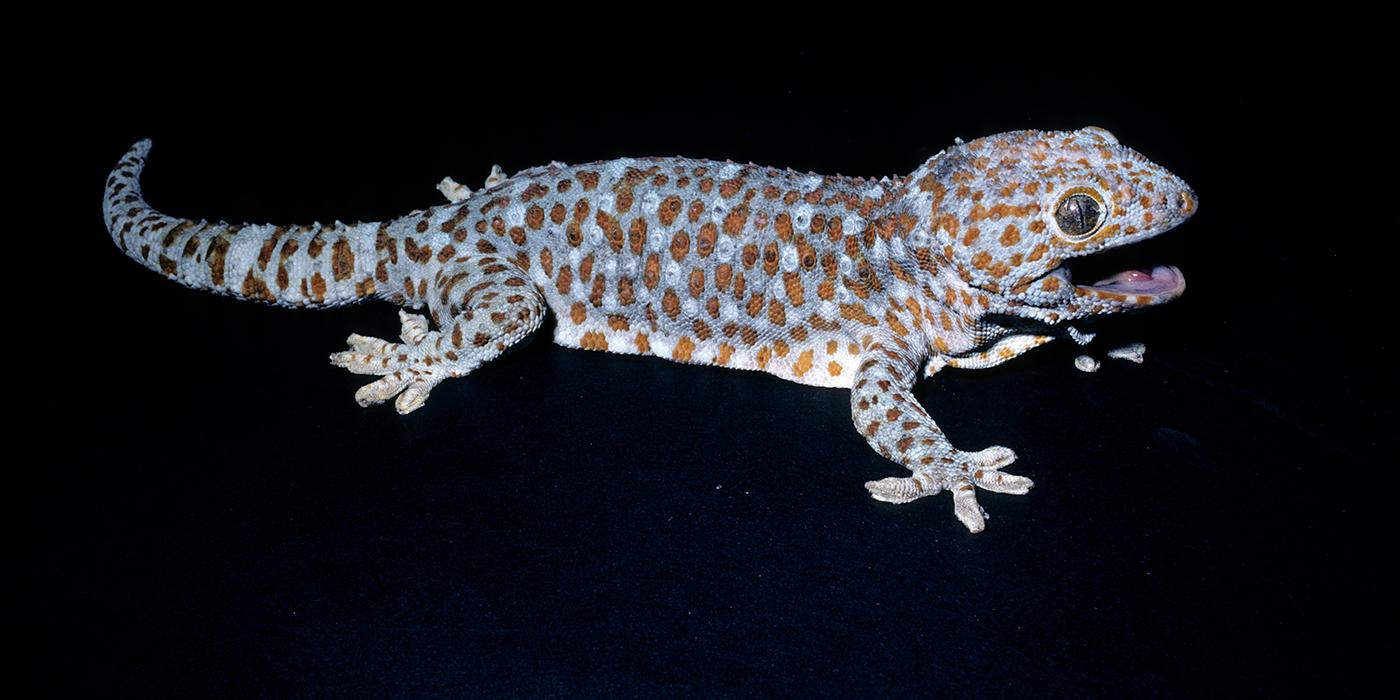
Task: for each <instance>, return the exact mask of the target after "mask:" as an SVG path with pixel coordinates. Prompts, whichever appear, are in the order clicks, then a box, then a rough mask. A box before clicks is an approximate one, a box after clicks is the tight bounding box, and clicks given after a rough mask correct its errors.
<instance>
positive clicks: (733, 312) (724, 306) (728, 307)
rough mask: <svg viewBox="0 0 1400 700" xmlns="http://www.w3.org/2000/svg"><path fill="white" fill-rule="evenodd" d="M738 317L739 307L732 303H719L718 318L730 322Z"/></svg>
mask: <svg viewBox="0 0 1400 700" xmlns="http://www.w3.org/2000/svg"><path fill="white" fill-rule="evenodd" d="M738 316H739V307H738V306H736V305H735V304H734V302H732V301H721V302H720V303H719V317H720V318H722V319H725V320H726V321H732V320H734V319H735V318H737V317H738Z"/></svg>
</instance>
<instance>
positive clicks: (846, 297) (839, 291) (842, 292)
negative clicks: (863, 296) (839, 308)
mask: <svg viewBox="0 0 1400 700" xmlns="http://www.w3.org/2000/svg"><path fill="white" fill-rule="evenodd" d="M855 296H856V295H854V294H852V293H851V290H849V289H846V285H844V284H843V285H841V286H839V287H837V288H836V300H837V301H839V302H841V303H842V304H849V303H851V300H853V299H854V298H855Z"/></svg>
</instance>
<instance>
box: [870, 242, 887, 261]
mask: <svg viewBox="0 0 1400 700" xmlns="http://www.w3.org/2000/svg"><path fill="white" fill-rule="evenodd" d="M870 258H871V259H872V260H875V261H877V262H878V261H880V260H884V259H885V240H884V239H883V238H876V239H875V245H872V246H870Z"/></svg>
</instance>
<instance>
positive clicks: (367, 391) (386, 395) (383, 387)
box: [355, 372, 413, 407]
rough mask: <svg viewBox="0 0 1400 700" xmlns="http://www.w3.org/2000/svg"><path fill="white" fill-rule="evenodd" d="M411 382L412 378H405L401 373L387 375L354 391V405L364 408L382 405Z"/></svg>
mask: <svg viewBox="0 0 1400 700" xmlns="http://www.w3.org/2000/svg"><path fill="white" fill-rule="evenodd" d="M411 381H413V379H412V377H409V376H406V375H404V374H403V373H402V372H395V373H393V374H387V375H385V376H383V377H380V378H379V379H376V380H374V381H372V382H370V383H368V384H366V385H364V386H362V387H360V388H359V389H358V390H356V391H355V403H358V404H360V405H361V406H366V407H367V406H372V405H374V404H377V403H383V402H385V401H388V400H389V399H391V398H393V397H394V395H395V394H398V393H399V392H400V391H403V389H404V387H406V386H408V383H409V382H411Z"/></svg>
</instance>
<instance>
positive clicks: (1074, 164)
mask: <svg viewBox="0 0 1400 700" xmlns="http://www.w3.org/2000/svg"><path fill="white" fill-rule="evenodd" d="M917 184H918V187H919V189H920V190H921V191H924V192H928V193H930V194H931V196H932V202H931V205H930V206H931V210H930V211H931V217H930V225H931V228H932V233H933V238H934V244H935V251H936V252H941V253H942V257H943V258H944V259H946V260H947V261H948V262H949V263H950V265H951V267H952V269H953V270H954V271H955V272H956V273H957V274H958V276H960V277H961V278H962V279H963V280H964V281H965V282H967V283H968V284H969V285H971V286H973V287H976V288H978V289H981V290H983V291H987V292H990V293H992V294H995V295H997V296H999V297H1001V298H1003V299H1005V300H1006V301H1007V302H1008V304H1009V305H1010V306H1012V307H1013V308H1014V307H1025V306H1028V307H1036V308H1037V309H1041V310H1045V309H1050V310H1053V311H1055V312H1056V313H1055V316H1056V317H1057V318H1064V319H1068V318H1072V317H1082V316H1088V315H1093V314H1099V313H1108V312H1111V311H1119V310H1125V309H1129V308H1138V307H1143V306H1151V305H1154V304H1160V303H1163V302H1166V301H1169V300H1171V299H1174V298H1176V297H1177V296H1179V295H1180V294H1181V292H1182V291H1183V290H1184V289H1185V287H1186V280H1185V278H1184V277H1182V275H1181V272H1180V271H1179V270H1177V269H1176V268H1174V267H1161V266H1159V267H1155V268H1151V269H1150V270H1149V271H1142V270H1126V271H1123V272H1120V273H1118V274H1116V275H1113V276H1111V277H1109V278H1108V279H1105V280H1102V281H1100V282H1097V283H1095V284H1076V283H1074V282H1072V281H1071V279H1070V274H1069V270H1068V269H1067V268H1066V267H1065V265H1064V263H1065V261H1066V260H1067V259H1070V258H1075V257H1080V256H1086V255H1092V254H1094V253H1097V252H1099V251H1103V250H1106V249H1108V248H1115V247H1118V246H1122V245H1127V244H1129V243H1134V242H1137V241H1141V240H1143V239H1146V238H1151V237H1152V236H1156V235H1157V234H1160V233H1163V232H1165V231H1169V230H1171V229H1173V228H1175V227H1176V226H1177V225H1178V224H1180V223H1181V222H1183V221H1185V220H1186V219H1187V218H1189V217H1190V216H1191V215H1192V214H1193V213H1195V211H1196V195H1195V194H1194V193H1193V192H1192V191H1191V188H1190V187H1187V185H1186V183H1185V182H1182V180H1181V179H1180V178H1178V177H1177V176H1175V175H1173V174H1171V173H1170V172H1168V171H1167V170H1166V169H1164V168H1162V167H1161V166H1159V165H1157V164H1155V163H1153V162H1151V161H1149V160H1148V159H1146V158H1144V157H1143V156H1142V155H1141V154H1139V153H1137V152H1136V151H1134V150H1132V149H1131V148H1128V147H1126V146H1123V145H1122V144H1119V143H1118V140H1117V139H1116V138H1114V136H1113V134H1110V133H1109V132H1108V131H1105V130H1104V129H1099V128H1096V127H1088V128H1085V129H1080V130H1079V131H1070V132H1045V131H1017V132H1010V133H1005V134H998V135H996V136H989V137H987V138H982V139H977V140H976V141H971V142H968V143H966V144H961V145H959V146H956V147H954V148H952V149H950V150H948V151H946V152H944V153H943V154H941V155H939V156H937V157H936V158H935V159H934V160H933V161H931V162H930V163H929V168H928V170H927V172H926V174H924V175H923V176H922V178H921V179H920V180H919V181H918V183H917Z"/></svg>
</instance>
